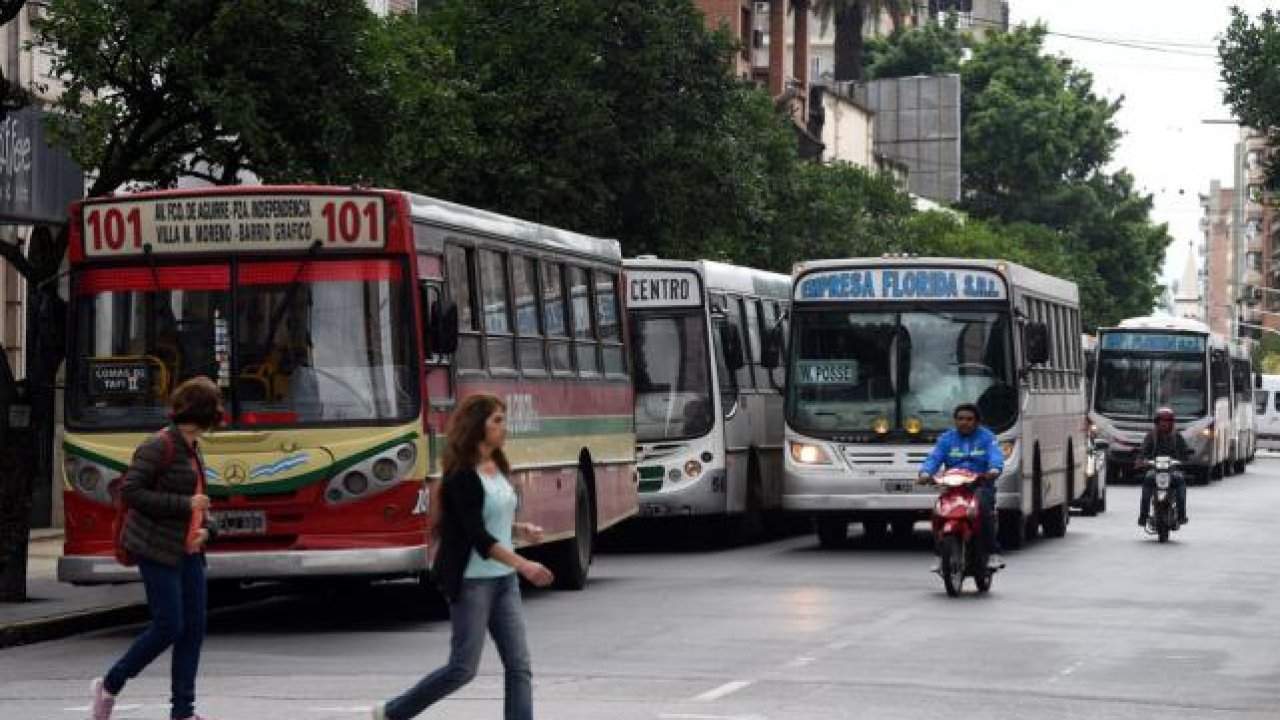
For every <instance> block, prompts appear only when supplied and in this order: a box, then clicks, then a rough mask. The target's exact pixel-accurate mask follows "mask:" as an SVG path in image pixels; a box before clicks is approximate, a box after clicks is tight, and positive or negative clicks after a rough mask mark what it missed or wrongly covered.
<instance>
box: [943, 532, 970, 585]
mask: <svg viewBox="0 0 1280 720" xmlns="http://www.w3.org/2000/svg"><path fill="white" fill-rule="evenodd" d="M938 554H939V555H940V556H941V557H942V584H943V585H945V586H946V588H947V594H948V595H950V596H951V597H957V596H958V595H960V588H961V586H963V585H964V544H963V543H961V542H960V538H958V537H956V536H955V535H947V536H946V537H944V538H942V542H941V543H940V544H939V547H938Z"/></svg>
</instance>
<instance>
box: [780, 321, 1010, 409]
mask: <svg viewBox="0 0 1280 720" xmlns="http://www.w3.org/2000/svg"><path fill="white" fill-rule="evenodd" d="M794 322H795V330H794V334H793V336H794V338H795V345H796V348H795V352H794V354H793V359H792V366H791V373H790V374H789V375H788V381H787V418H788V421H789V422H790V423H791V425H792V427H795V428H796V429H797V430H800V431H802V432H805V431H808V432H824V431H825V432H828V433H830V432H861V431H867V430H871V429H872V428H873V427H874V426H875V425H876V424H877V423H879V422H884V421H887V422H889V423H890V429H904V428H906V427H907V422H908V421H911V422H912V423H913V424H915V423H919V428H920V430H922V431H925V432H937V431H941V430H946V429H948V428H950V427H951V413H952V410H953V409H954V408H955V406H956V405H958V404H960V403H966V402H976V403H978V405H979V407H981V408H982V409H983V415H984V422H985V424H986V425H988V426H990V427H992V428H993V429H996V430H1001V429H1004V428H1007V427H1008V426H1010V425H1011V424H1012V423H1013V420H1014V418H1015V417H1016V414H1017V402H1016V398H1017V393H1016V391H1015V390H1014V386H1013V373H1012V367H1013V363H1012V352H1011V345H1010V330H1009V327H1010V325H1009V316H1008V314H1007V313H1004V312H996V311H969V310H965V311H959V310H957V311H949V310H941V309H939V310H933V311H929V310H917V311H911V312H888V311H854V312H838V311H832V310H808V311H801V312H798V313H796V319H795V321H794Z"/></svg>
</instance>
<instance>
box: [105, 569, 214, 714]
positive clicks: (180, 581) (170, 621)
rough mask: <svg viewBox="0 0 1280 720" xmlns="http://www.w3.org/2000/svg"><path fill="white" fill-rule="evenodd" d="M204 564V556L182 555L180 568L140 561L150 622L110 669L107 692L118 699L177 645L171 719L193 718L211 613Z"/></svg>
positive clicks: (171, 672)
mask: <svg viewBox="0 0 1280 720" xmlns="http://www.w3.org/2000/svg"><path fill="white" fill-rule="evenodd" d="M204 565H205V560H204V554H203V553H200V554H194V555H186V556H184V557H183V558H182V561H181V563H179V565H178V567H176V568H171V567H169V566H167V565H161V564H160V563H157V562H153V561H151V560H148V559H146V558H142V557H140V558H138V570H139V572H141V573H142V582H143V585H145V586H146V590H147V607H148V608H150V610H151V624H150V625H149V626H147V629H146V631H145V632H143V633H142V634H141V635H139V636H138V638H137V639H136V640H134V641H133V645H131V646H130V647H129V650H128V651H127V652H125V654H124V656H123V657H121V658H120V659H119V660H118V661H117V662H116V664H115V665H113V666H112V667H111V669H110V670H109V671H107V676H106V677H105V678H104V679H103V685H104V686H105V689H106V691H107V692H109V693H111V694H112V695H118V694H119V693H120V691H121V690H123V689H124V685H125V683H126V682H128V681H129V680H132V679H133V678H135V677H137V676H138V673H141V672H142V671H143V670H144V669H145V668H146V667H147V666H148V665H150V664H151V661H152V660H155V659H156V658H157V657H159V656H160V653H162V652H164V651H165V650H167V649H169V647H170V646H173V664H172V666H171V670H170V678H171V683H172V686H171V690H170V692H171V693H172V697H171V698H170V702H172V703H173V709H172V710H171V711H170V713H169V717H171V718H188V717H191V716H192V715H194V714H195V703H196V670H197V669H198V668H199V665H200V646H201V644H203V643H204V631H205V618H206V614H207V613H206V610H207V597H206V594H205V582H204Z"/></svg>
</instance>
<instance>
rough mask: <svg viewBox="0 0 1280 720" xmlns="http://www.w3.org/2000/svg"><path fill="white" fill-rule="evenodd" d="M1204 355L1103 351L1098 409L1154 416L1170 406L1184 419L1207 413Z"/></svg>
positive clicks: (1129, 414) (1199, 416)
mask: <svg viewBox="0 0 1280 720" xmlns="http://www.w3.org/2000/svg"><path fill="white" fill-rule="evenodd" d="M1207 374H1208V368H1207V367H1206V365H1205V359H1204V358H1203V357H1200V356H1175V357H1151V356H1125V355H1112V354H1110V353H1105V352H1104V353H1103V354H1102V358H1101V360H1100V361H1099V363H1098V380H1097V389H1096V390H1095V395H1096V399H1095V401H1094V404H1095V409H1096V410H1097V411H1098V412H1100V413H1102V414H1104V415H1118V416H1126V417H1140V418H1150V417H1152V416H1153V415H1154V414H1155V411H1156V408H1157V407H1160V406H1167V407H1170V408H1172V409H1173V412H1174V413H1175V414H1176V415H1177V416H1178V417H1180V418H1201V417H1204V415H1205V413H1206V412H1207V410H1206V408H1207V403H1206V399H1207V388H1206V387H1205V377H1206V375H1207Z"/></svg>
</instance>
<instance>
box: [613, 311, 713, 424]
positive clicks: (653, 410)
mask: <svg viewBox="0 0 1280 720" xmlns="http://www.w3.org/2000/svg"><path fill="white" fill-rule="evenodd" d="M706 327H707V322H706V317H705V314H704V311H702V310H701V309H698V310H693V311H686V312H670V311H661V312H659V311H643V312H639V311H633V312H632V313H631V347H632V353H633V355H634V357H635V390H636V393H635V420H636V439H637V440H639V441H640V442H661V441H665V440H683V439H689V438H695V437H700V436H702V435H706V434H707V433H708V432H710V431H711V427H712V425H713V424H714V422H715V412H714V406H713V405H712V402H711V378H710V369H709V367H710V366H709V357H708V354H707V352H708V351H707V332H706Z"/></svg>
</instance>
